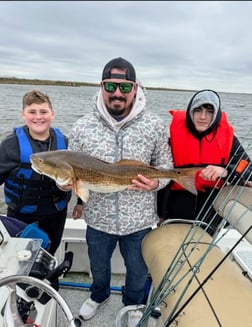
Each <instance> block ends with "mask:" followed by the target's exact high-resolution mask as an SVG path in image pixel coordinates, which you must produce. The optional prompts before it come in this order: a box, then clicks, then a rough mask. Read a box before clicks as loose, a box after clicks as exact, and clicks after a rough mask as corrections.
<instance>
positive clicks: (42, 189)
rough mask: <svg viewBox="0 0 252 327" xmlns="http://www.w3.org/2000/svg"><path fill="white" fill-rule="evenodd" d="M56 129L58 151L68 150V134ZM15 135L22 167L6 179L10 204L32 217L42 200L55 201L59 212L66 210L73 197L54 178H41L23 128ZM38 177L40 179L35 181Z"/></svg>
mask: <svg viewBox="0 0 252 327" xmlns="http://www.w3.org/2000/svg"><path fill="white" fill-rule="evenodd" d="M52 130H53V131H54V134H55V136H56V145H54V147H55V149H58V150H63V149H66V148H67V145H66V144H65V139H64V135H63V134H62V133H61V132H60V130H59V129H57V128H52ZM15 133H16V135H17V139H18V143H19V149H20V165H19V167H17V169H15V170H14V171H13V172H11V173H10V174H9V176H8V178H7V179H6V180H5V187H4V193H5V202H6V204H7V205H8V207H10V208H11V209H12V210H15V211H17V212H19V213H22V214H30V213H35V212H36V211H37V208H38V205H39V204H40V203H41V201H43V203H46V201H47V199H48V200H49V199H50V200H51V199H53V202H54V206H55V207H56V210H63V209H64V208H65V207H66V205H67V202H68V201H69V199H70V197H71V192H63V191H61V190H59V188H58V187H57V186H56V184H55V182H54V181H53V180H52V179H50V178H49V177H46V176H43V175H39V176H38V174H37V173H35V172H34V170H33V169H32V168H31V163H30V156H31V154H32V153H33V150H32V146H31V143H30V140H29V138H28V136H27V135H26V133H25V131H24V128H23V127H17V128H15ZM34 175H35V176H36V175H37V176H36V177H35V178H34ZM45 210H46V208H45ZM50 211H51V209H50Z"/></svg>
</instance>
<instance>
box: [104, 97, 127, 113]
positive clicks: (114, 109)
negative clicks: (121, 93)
mask: <svg viewBox="0 0 252 327" xmlns="http://www.w3.org/2000/svg"><path fill="white" fill-rule="evenodd" d="M109 100H110V102H112V101H114V100H119V101H121V102H124V103H125V102H126V99H125V98H123V97H110V98H109ZM107 110H108V112H109V114H110V115H111V116H113V117H120V116H122V115H123V114H124V112H125V110H126V107H125V106H124V107H123V108H121V106H120V105H119V104H118V105H114V106H113V107H107Z"/></svg>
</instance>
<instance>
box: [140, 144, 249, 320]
mask: <svg viewBox="0 0 252 327" xmlns="http://www.w3.org/2000/svg"><path fill="white" fill-rule="evenodd" d="M237 151H238V150H237ZM244 153H245V151H244V152H243V153H242V154H241V158H242V157H243V155H244ZM235 155H236V153H235V154H234V155H233V156H232V158H231V159H230V162H231V161H232V160H233V158H234V157H235ZM241 158H240V159H241ZM229 164H230V163H229ZM246 166H248V165H245V167H244V169H243V171H244V170H245V168H246ZM236 168H237V167H234V168H233V171H235V169H236ZM233 171H232V172H233ZM243 171H242V174H243ZM242 174H239V176H240V179H241V176H242ZM250 177H251V175H250ZM250 177H249V178H250ZM240 179H238V180H237V181H236V185H237V184H238V183H239V181H240ZM229 182H230V181H229V179H227V180H226V181H225V182H224V183H223V186H222V188H224V187H225V186H227V185H228V183H229ZM217 197H218V195H217ZM216 215H217V213H216ZM205 217H206V216H205ZM203 218H204V217H203ZM203 220H204V219H203ZM203 220H202V221H201V222H203ZM198 223H199V221H198ZM224 223H227V219H226V218H225V219H223V224H224ZM198 227H200V225H199V226H198ZM191 231H192V229H191V230H190V229H189V231H188V233H187V235H186V236H185V238H184V240H183V241H182V242H181V245H180V247H179V250H178V251H177V253H176V254H175V257H174V258H173V260H172V262H171V264H170V266H169V267H168V270H167V272H166V273H165V274H164V276H163V278H162V280H161V282H160V283H159V286H158V288H157V289H156V291H155V292H154V293H153V295H152V298H151V300H150V303H149V305H148V306H147V310H146V312H145V313H144V316H143V319H142V321H144V319H146V317H147V316H149V315H150V313H151V312H152V310H153V309H154V308H155V307H156V306H157V305H159V304H161V302H162V301H163V300H164V298H165V297H166V296H168V295H169V294H170V293H171V292H172V291H174V289H175V287H176V285H172V287H170V288H169V286H170V285H171V283H172V281H173V279H174V278H173V279H171V278H170V276H171V274H172V272H174V270H175V267H176V266H177V265H178V263H180V269H181V268H182V265H183V264H184V263H185V260H184V261H183V260H182V262H181V256H182V255H183V253H184V251H181V249H182V247H184V246H185V245H186V244H187V245H188V244H189V243H190V242H186V240H187V239H188V237H189V236H190V234H191ZM195 233H196V231H194V233H193V235H192V236H191V239H190V240H189V241H192V239H193V237H194V235H195ZM203 234H204V232H203V233H202V236H201V237H203ZM200 239H201V238H199V239H198V241H197V242H195V246H196V245H197V244H199V241H200ZM214 246H216V244H214V242H211V243H210V244H209V248H208V249H207V251H206V252H205V255H203V256H202V257H201V258H200V260H199V261H198V262H197V263H196V264H194V267H192V268H193V269H194V271H197V269H199V267H200V265H201V264H202V262H203V261H204V260H205V257H206V255H207V254H208V252H209V251H210V250H211V249H212V248H213V247H214ZM194 248H195V247H194ZM180 251H181V252H182V253H181V254H180V256H179V255H178V254H179V252H180ZM192 252H193V251H191V253H192ZM191 253H189V256H190V254H191ZM189 256H188V257H189ZM180 269H178V270H177V271H176V273H175V276H176V274H177V273H178V271H179V270H180ZM189 272H190V270H189V271H188V272H187V273H186V274H185V275H183V276H182V278H181V279H180V280H179V282H178V283H180V281H181V280H183V279H184V278H185V276H186V275H187V274H188V273H189ZM193 277H195V272H194V275H193ZM193 277H192V278H193ZM178 283H177V284H178ZM167 284H168V285H167ZM165 287H166V289H165V290H163V289H164V288H165ZM167 288H168V289H167ZM186 290H187V288H185V289H184V292H182V296H181V298H182V297H183V295H184V294H185V291H186ZM180 300H181V299H180ZM178 302H179V301H178ZM177 305H178V303H177ZM137 326H142V325H141V324H139V325H137Z"/></svg>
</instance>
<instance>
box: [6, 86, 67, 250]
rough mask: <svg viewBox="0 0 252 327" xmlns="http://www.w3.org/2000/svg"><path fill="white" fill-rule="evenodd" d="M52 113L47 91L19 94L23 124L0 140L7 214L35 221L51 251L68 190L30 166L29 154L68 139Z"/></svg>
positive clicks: (58, 146)
mask: <svg viewBox="0 0 252 327" xmlns="http://www.w3.org/2000/svg"><path fill="white" fill-rule="evenodd" d="M54 117H55V113H54V110H53V107H52V104H51V101H50V99H49V97H48V95H47V94H45V93H42V92H40V91H38V90H32V91H30V92H28V93H26V94H25V95H24V96H23V110H22V118H23V120H24V122H25V125H24V126H21V127H17V128H14V130H13V132H12V133H11V134H10V135H8V136H7V137H6V138H5V139H4V140H3V141H2V142H1V144H0V153H1V156H0V184H4V196H5V202H6V205H7V216H8V217H13V218H16V219H19V220H20V221H22V222H25V223H26V224H30V223H34V222H37V223H38V226H39V227H40V228H41V229H42V230H43V231H45V232H46V233H47V235H48V237H49V239H50V241H51V244H50V248H49V249H48V252H49V253H51V254H52V255H54V254H55V252H56V250H57V248H58V246H59V244H60V242H61V237H62V234H63V230H64V226H65V220H66V216H67V204H68V202H69V200H70V198H71V192H63V191H61V190H60V189H59V188H58V187H57V186H56V185H55V182H54V181H53V180H52V179H50V178H48V177H46V176H44V175H40V174H38V173H36V172H35V171H34V170H33V169H32V168H31V163H30V155H31V154H32V153H36V152H42V151H51V150H57V149H66V148H67V146H68V139H67V137H66V136H65V135H63V134H62V132H61V131H60V130H59V129H57V128H52V127H51V123H52V121H53V119H54Z"/></svg>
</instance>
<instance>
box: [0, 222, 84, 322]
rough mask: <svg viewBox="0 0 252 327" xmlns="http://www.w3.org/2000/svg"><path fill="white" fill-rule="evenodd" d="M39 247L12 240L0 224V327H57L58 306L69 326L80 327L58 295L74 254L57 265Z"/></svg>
mask: <svg viewBox="0 0 252 327" xmlns="http://www.w3.org/2000/svg"><path fill="white" fill-rule="evenodd" d="M41 243H42V240H40V239H30V238H20V237H11V236H10V235H9V233H8V231H7V230H6V228H5V226H4V225H3V223H2V222H1V221H0V326H5V327H12V326H20V327H21V326H43V327H56V326H57V321H56V317H57V314H56V309H57V304H58V305H59V306H60V307H61V309H62V311H63V312H64V313H65V317H66V319H67V321H68V326H81V322H80V320H79V319H78V318H77V319H75V318H74V317H73V316H72V314H71V311H70V309H69V308H68V306H67V304H66V303H65V301H64V299H63V298H62V297H61V296H60V294H59V293H58V292H57V290H58V278H59V277H60V276H61V275H62V274H64V273H66V272H67V271H68V270H69V269H70V268H71V264H72V260H73V253H72V252H68V253H66V255H65V259H64V260H63V262H62V263H61V264H60V265H58V264H57V260H56V259H55V258H54V257H53V256H52V255H51V254H49V253H48V252H47V251H46V250H45V249H43V248H42V247H41Z"/></svg>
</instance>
